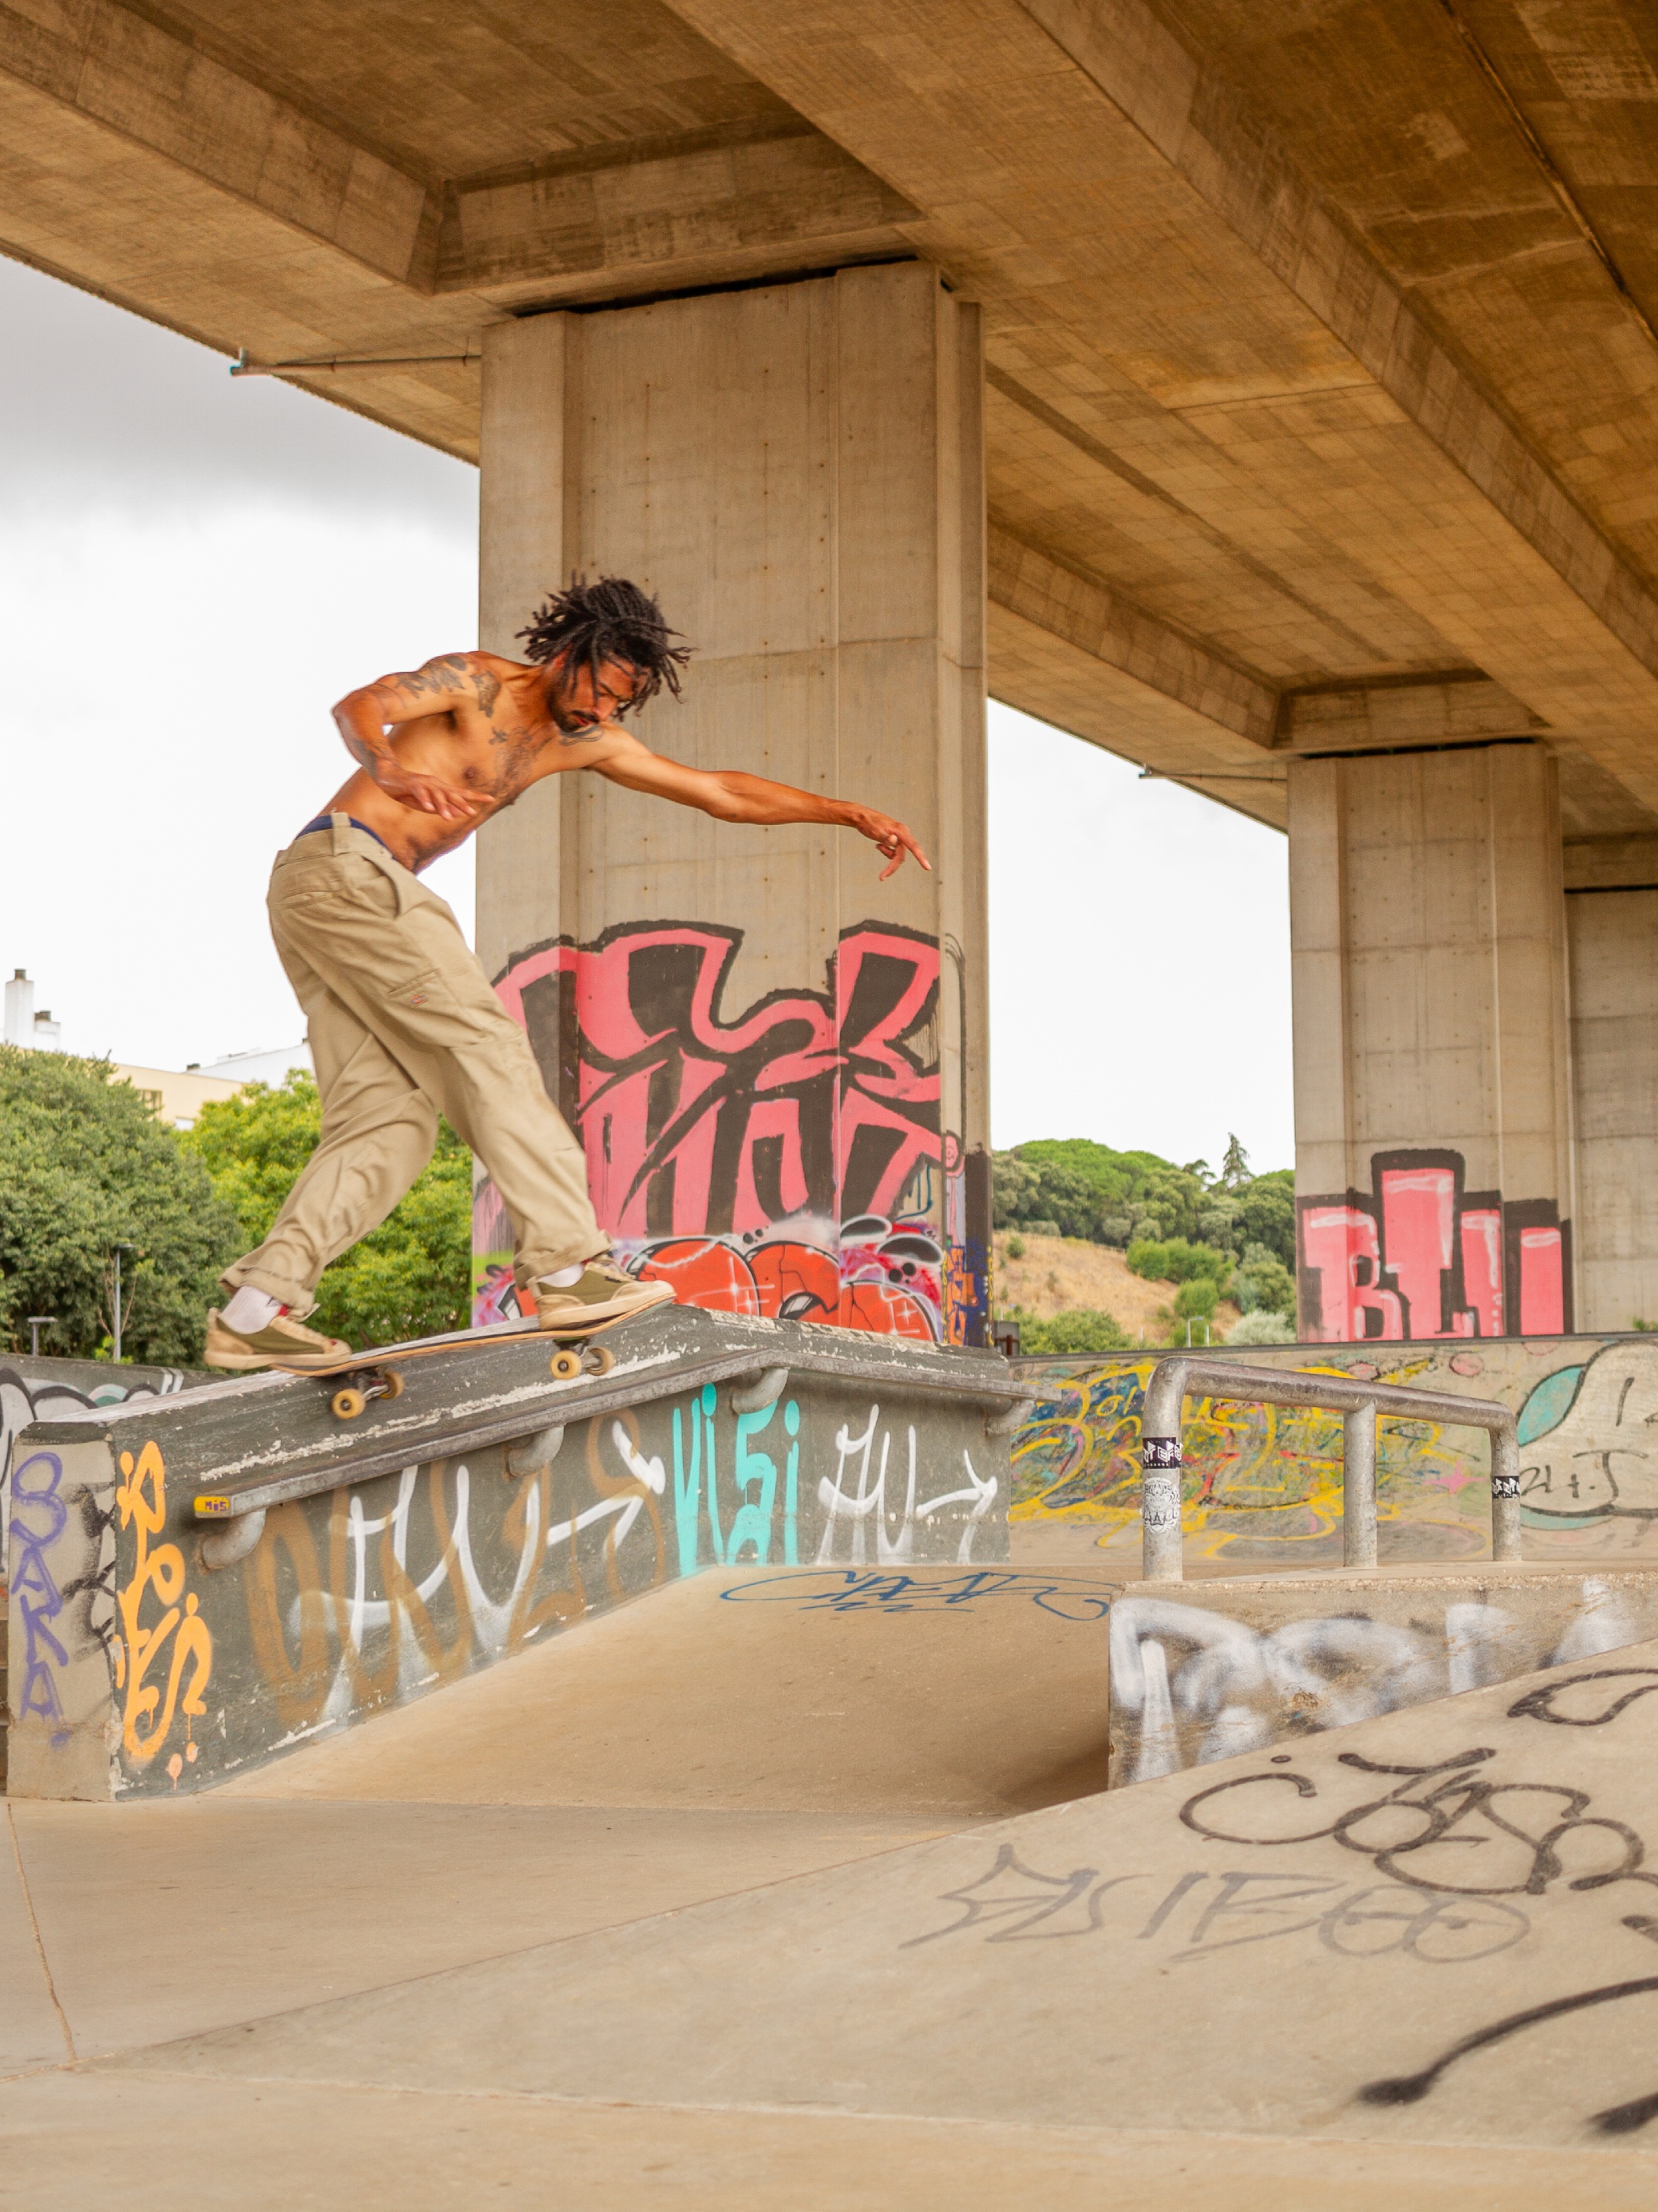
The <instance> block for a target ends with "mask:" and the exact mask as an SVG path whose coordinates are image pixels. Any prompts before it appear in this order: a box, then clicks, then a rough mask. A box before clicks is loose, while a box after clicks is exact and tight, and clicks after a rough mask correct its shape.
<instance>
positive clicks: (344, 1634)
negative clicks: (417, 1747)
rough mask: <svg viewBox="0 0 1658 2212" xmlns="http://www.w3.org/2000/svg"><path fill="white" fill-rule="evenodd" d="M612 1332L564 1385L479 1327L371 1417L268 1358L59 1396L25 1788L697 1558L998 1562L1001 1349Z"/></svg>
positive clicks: (396, 1672) (445, 1651) (374, 1680)
mask: <svg viewBox="0 0 1658 2212" xmlns="http://www.w3.org/2000/svg"><path fill="white" fill-rule="evenodd" d="M605 1342H606V1344H607V1345H608V1346H610V1347H611V1348H613V1350H614V1352H615V1365H614V1367H613V1368H612V1369H611V1370H610V1372H608V1373H606V1374H604V1375H601V1376H592V1375H583V1376H577V1377H575V1378H574V1379H572V1380H564V1379H562V1378H561V1377H560V1376H556V1375H555V1374H554V1373H553V1372H552V1371H551V1369H550V1352H553V1351H554V1349H555V1347H552V1346H550V1344H549V1343H548V1341H547V1340H544V1339H542V1338H540V1337H539V1336H537V1335H535V1334H527V1335H526V1334H516V1335H511V1336H503V1337H501V1339H499V1340H496V1341H493V1342H486V1343H480V1342H478V1341H477V1340H472V1341H471V1342H467V1343H464V1344H458V1345H456V1346H453V1347H452V1348H450V1349H447V1350H444V1351H440V1352H434V1353H432V1354H431V1355H430V1356H428V1357H427V1358H422V1359H421V1360H420V1361H418V1362H416V1363H413V1364H410V1366H409V1367H408V1368H407V1369H406V1370H404V1373H403V1376H402V1381H403V1388H402V1389H401V1390H400V1391H399V1392H398V1395H395V1396H390V1397H386V1398H384V1399H378V1400H374V1401H371V1402H370V1403H369V1405H368V1406H367V1407H366V1408H365V1409H364V1411H363V1412H362V1413H361V1416H360V1417H359V1418H356V1419H350V1420H342V1419H338V1418H337V1415H336V1414H335V1413H334V1412H333V1411H332V1410H331V1403H330V1401H331V1397H332V1395H333V1393H334V1388H335V1386H334V1384H333V1383H331V1382H329V1381H326V1380H325V1379H324V1378H321V1377H318V1376H295V1375H281V1374H271V1373H265V1374H260V1375H255V1376H246V1377H240V1378H238V1379H236V1380H234V1381H230V1382H225V1383H211V1384H208V1385H206V1386H204V1387H203V1388H200V1389H194V1390H191V1391H189V1392H186V1393H185V1394H184V1395H181V1396H173V1397H171V1398H155V1399H145V1400H138V1401H131V1402H129V1403H127V1404H125V1405H109V1406H104V1407H88V1408H84V1409H82V1408H78V1407H77V1408H75V1409H73V1412H74V1418H72V1419H51V1418H48V1419H37V1420H36V1421H35V1422H34V1423H33V1425H31V1426H30V1427H28V1428H27V1429H26V1430H25V1431H23V1433H22V1434H21V1436H20V1437H18V1439H17V1440H16V1443H15V1449H14V1454H13V1468H12V1476H11V1511H10V1520H9V1582H10V1592H11V1603H10V1612H9V1681H10V1706H11V1717H12V1721H11V1729H10V1744H9V1751H10V1762H9V1764H10V1771H9V1782H8V1790H9V1795H11V1796H14V1797H56V1798H82V1799H86V1798H92V1799H98V1798H109V1797H116V1796H133V1795H144V1794H153V1793H167V1794H171V1793H172V1792H173V1791H175V1790H197V1789H200V1788H202V1787H203V1786H205V1785H209V1784H214V1783H216V1782H219V1781H222V1779H224V1778H226V1777H228V1776H229V1775H231V1774H233V1773H236V1772H240V1771H246V1770H247V1769H248V1768H250V1767H252V1766H256V1765H258V1764H259V1763H260V1762H262V1761H264V1760H265V1759H270V1757H272V1756H273V1755H274V1754H276V1753H280V1752H282V1751H285V1750H287V1749H288V1748H290V1747H293V1746H295V1745H297V1744H299V1743H301V1742H303V1741H307V1740H309V1739H312V1738H314V1737H317V1736H319V1735H325V1734H326V1733H329V1732H331V1731H332V1730H335V1729H340V1728H342V1727H344V1726H346V1725H347V1724H349V1723H351V1722H353V1721H355V1720H358V1719H360V1718H361V1717H364V1716H366V1715H367V1714H369V1713H373V1712H375V1711H380V1710H382V1709H384V1708H386V1707H389V1706H392V1705H400V1704H403V1703H404V1702H406V1701H408V1700H410V1699H416V1698H418V1697H420V1696H421V1695H422V1694H423V1693H424V1692H427V1691H428V1690H431V1689H434V1688H436V1687H439V1686H442V1685H444V1684H447V1683H450V1682H453V1681H455V1680H459V1678H460V1677H462V1676H465V1675H468V1674H472V1673H474V1672H476V1671H477V1669H479V1668H484V1667H488V1666H489V1665H491V1664H493V1663H494V1662H495V1661H496V1660H499V1659H501V1658H504V1657H506V1656H508V1655H509V1654H511V1653H513V1652H516V1651H518V1650H521V1649H523V1648H524V1647H525V1646H526V1645H529V1644H532V1643H533V1642H534V1641H535V1640H536V1639H537V1638H544V1637H546V1636H548V1635H550V1634H551V1633H553V1632H556V1631H557V1630H558V1629H560V1628H562V1627H564V1626H568V1625H569V1624H571V1623H573V1622H574V1621H576V1620H581V1619H582V1618H584V1616H586V1615H588V1614H591V1613H594V1612H597V1611H601V1610H604V1608H607V1607H613V1606H616V1605H617V1604H619V1603H620V1602H621V1601H623V1600H624V1599H626V1598H629V1597H632V1596H635V1595H641V1594H642V1593H643V1592H645V1591H647V1590H650V1589H654V1588H656V1587H657V1586H659V1585H660V1584H663V1583H667V1582H670V1581H672V1580H675V1579H677V1577H683V1576H688V1575H690V1574H693V1573H695V1571H696V1570H697V1569H698V1568H699V1567H701V1566H708V1565H714V1566H721V1567H738V1566H744V1567H756V1566H764V1565H776V1566H778V1567H780V1568H787V1567H793V1566H795V1565H802V1564H808V1565H809V1564H812V1563H817V1564H821V1565H830V1564H832V1563H834V1562H836V1561H844V1562H846V1563H847V1564H848V1565H852V1566H853V1567H859V1566H862V1565H865V1564H867V1565H871V1566H882V1567H884V1566H899V1565H905V1564H907V1563H908V1562H911V1561H925V1560H948V1561H950V1562H953V1563H955V1564H957V1565H968V1564H969V1563H972V1562H976V1561H988V1562H994V1561H997V1560H1003V1559H1006V1557H1007V1541H1008V1540H1007V1523H1006V1513H1007V1498H1008V1487H1009V1465H1008V1449H1009V1439H1010V1437H1011V1433H1012V1431H1013V1430H1014V1428H1015V1427H1016V1425H1017V1420H1018V1419H1019V1417H1020V1415H1021V1413H1022V1412H1023V1410H1025V1409H1026V1408H1027V1407H1028V1404H1029V1392H1028V1390H1027V1389H1026V1388H1025V1387H1024V1386H1023V1385H1022V1384H1021V1383H1018V1382H1017V1380H1016V1379H1014V1378H1013V1377H1011V1376H1010V1374H1009V1372H1008V1370H1007V1367H1006V1365H1005V1363H1004V1362H1003V1361H1002V1360H1000V1359H999V1358H997V1357H996V1356H995V1355H994V1354H990V1353H983V1352H963V1351H956V1350H949V1349H941V1348H938V1347H935V1346H931V1345H923V1344H915V1343H910V1342H908V1341H905V1340H899V1339H896V1338H892V1337H878V1336H873V1335H865V1334H850V1333H847V1332H842V1331H839V1330H830V1329H823V1328H813V1327H811V1326H809V1325H807V1324H804V1323H794V1322H765V1321H758V1320H751V1319H748V1318H745V1317H744V1318H739V1317H737V1316H725V1315H716V1314H709V1313H705V1312H701V1311H699V1310H695V1309H692V1308H689V1307H667V1308H659V1309H657V1310H654V1311H653V1312H652V1313H649V1314H647V1315H645V1316H641V1317H640V1318H639V1319H638V1320H637V1321H635V1322H629V1323H628V1324H626V1325H625V1326H623V1327H622V1328H617V1329H616V1330H615V1331H614V1332H613V1333H611V1334H609V1335H607V1337H606V1338H605Z"/></svg>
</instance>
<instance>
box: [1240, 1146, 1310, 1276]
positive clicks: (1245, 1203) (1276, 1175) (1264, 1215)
mask: <svg viewBox="0 0 1658 2212" xmlns="http://www.w3.org/2000/svg"><path fill="white" fill-rule="evenodd" d="M1236 1226H1237V1231H1238V1235H1239V1238H1240V1241H1241V1242H1242V1243H1243V1244H1244V1245H1246V1246H1248V1245H1250V1244H1264V1245H1265V1246H1266V1249H1267V1250H1268V1251H1269V1252H1270V1253H1271V1254H1272V1256H1273V1257H1274V1259H1276V1260H1278V1261H1281V1262H1282V1263H1283V1265H1284V1267H1290V1268H1293V1267H1294V1266H1295V1264H1296V1176H1295V1170H1294V1169H1293V1168H1274V1169H1273V1170H1272V1172H1271V1173H1270V1174H1268V1175H1258V1176H1255V1177H1254V1181H1253V1182H1250V1183H1248V1185H1247V1186H1246V1187H1245V1188H1243V1189H1242V1190H1241V1191H1239V1192H1238V1194H1237V1212H1236Z"/></svg>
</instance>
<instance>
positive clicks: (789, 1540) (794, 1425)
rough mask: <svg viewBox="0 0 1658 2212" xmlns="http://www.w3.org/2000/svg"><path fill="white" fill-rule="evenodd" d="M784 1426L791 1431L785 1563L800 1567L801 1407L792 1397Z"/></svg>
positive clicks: (785, 1485)
mask: <svg viewBox="0 0 1658 2212" xmlns="http://www.w3.org/2000/svg"><path fill="white" fill-rule="evenodd" d="M783 1426H784V1427H785V1428H786V1430H787V1431H788V1433H789V1439H790V1442H789V1462H788V1466H787V1468H786V1470H785V1472H784V1476H783V1565H785V1566H786V1567H798V1566H799V1564H800V1555H799V1552H798V1551H797V1550H796V1548H795V1541H794V1540H795V1529H796V1525H797V1524H796V1515H795V1508H796V1506H797V1504H798V1503H799V1477H800V1446H799V1443H798V1442H797V1441H796V1439H798V1437H799V1434H800V1408H799V1406H797V1405H796V1404H795V1402H794V1401H793V1398H791V1399H790V1400H789V1401H788V1403H787V1405H786V1406H785V1407H784V1408H783Z"/></svg>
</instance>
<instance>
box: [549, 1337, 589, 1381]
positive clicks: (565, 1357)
mask: <svg viewBox="0 0 1658 2212" xmlns="http://www.w3.org/2000/svg"><path fill="white" fill-rule="evenodd" d="M547 1364H548V1365H549V1367H550V1368H551V1370H552V1371H553V1374H554V1376H556V1378H557V1380H558V1381H559V1382H561V1383H574V1381H575V1379H576V1376H578V1375H580V1372H581V1354H580V1352H578V1351H577V1350H576V1349H575V1347H574V1346H573V1345H561V1346H559V1348H558V1350H557V1351H556V1352H555V1353H554V1354H553V1356H552V1358H550V1360H549V1361H548V1363H547Z"/></svg>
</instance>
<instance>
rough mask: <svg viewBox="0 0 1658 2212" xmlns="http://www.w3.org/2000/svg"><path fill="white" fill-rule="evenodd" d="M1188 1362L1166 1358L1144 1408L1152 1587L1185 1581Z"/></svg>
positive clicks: (1146, 1544)
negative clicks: (1183, 1424) (1184, 1456)
mask: <svg viewBox="0 0 1658 2212" xmlns="http://www.w3.org/2000/svg"><path fill="white" fill-rule="evenodd" d="M1185 1397H1186V1363H1185V1361H1184V1360H1181V1359H1161V1360H1159V1361H1158V1362H1157V1365H1156V1366H1155V1367H1154V1368H1153V1369H1152V1370H1151V1381H1150V1382H1149V1383H1147V1384H1146V1386H1145V1400H1144V1401H1143V1403H1142V1405H1141V1408H1140V1573H1141V1575H1142V1577H1144V1578H1145V1581H1147V1582H1148V1583H1177V1582H1182V1581H1184V1579H1185V1573H1186V1570H1185V1566H1184V1563H1183V1561H1182V1558H1181V1409H1182V1405H1183V1401H1184V1400H1185Z"/></svg>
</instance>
